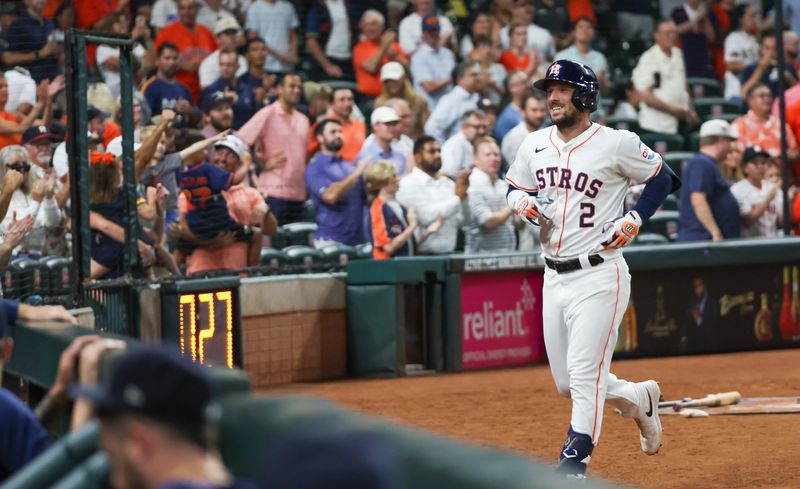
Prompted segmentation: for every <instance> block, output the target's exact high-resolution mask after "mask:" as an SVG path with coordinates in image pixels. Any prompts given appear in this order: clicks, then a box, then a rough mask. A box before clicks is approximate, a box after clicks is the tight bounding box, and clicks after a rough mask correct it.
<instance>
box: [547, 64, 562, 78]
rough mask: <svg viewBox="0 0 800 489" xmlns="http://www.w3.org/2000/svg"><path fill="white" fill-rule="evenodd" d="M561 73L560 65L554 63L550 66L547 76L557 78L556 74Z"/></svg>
mask: <svg viewBox="0 0 800 489" xmlns="http://www.w3.org/2000/svg"><path fill="white" fill-rule="evenodd" d="M559 71H561V65H560V64H558V63H554V64H553V65H551V66H550V69H549V70H548V72H547V76H558V72H559Z"/></svg>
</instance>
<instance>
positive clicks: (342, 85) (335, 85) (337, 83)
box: [320, 80, 358, 94]
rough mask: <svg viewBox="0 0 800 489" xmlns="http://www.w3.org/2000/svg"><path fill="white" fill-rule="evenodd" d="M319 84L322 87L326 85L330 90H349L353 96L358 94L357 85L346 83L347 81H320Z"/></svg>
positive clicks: (350, 82)
mask: <svg viewBox="0 0 800 489" xmlns="http://www.w3.org/2000/svg"><path fill="white" fill-rule="evenodd" d="M320 83H322V84H323V85H328V86H329V87H331V88H332V89H336V88H349V89H350V90H352V92H353V93H354V94H355V93H357V92H358V85H356V82H352V81H347V80H322V81H321V82H320Z"/></svg>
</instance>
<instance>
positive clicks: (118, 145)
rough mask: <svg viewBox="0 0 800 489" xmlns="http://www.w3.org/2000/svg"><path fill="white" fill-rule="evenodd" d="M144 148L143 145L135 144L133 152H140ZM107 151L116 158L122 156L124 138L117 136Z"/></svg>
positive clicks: (109, 143) (110, 142) (107, 147)
mask: <svg viewBox="0 0 800 489" xmlns="http://www.w3.org/2000/svg"><path fill="white" fill-rule="evenodd" d="M141 147H142V144H141V143H133V151H138V150H139V148H141ZM106 151H108V152H109V153H111V154H112V155H114V158H116V157H117V156H119V155H121V154H122V136H117V137H115V138H114V139H112V140H111V141H109V142H108V146H106Z"/></svg>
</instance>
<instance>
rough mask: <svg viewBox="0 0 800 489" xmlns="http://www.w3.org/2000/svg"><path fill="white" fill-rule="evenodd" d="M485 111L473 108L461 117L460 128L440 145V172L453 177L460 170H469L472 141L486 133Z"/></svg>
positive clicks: (471, 159) (472, 157) (472, 158)
mask: <svg viewBox="0 0 800 489" xmlns="http://www.w3.org/2000/svg"><path fill="white" fill-rule="evenodd" d="M488 128H489V126H488V124H487V123H486V113H484V112H483V111H482V110H478V109H474V110H469V111H467V112H465V113H464V115H463V116H462V117H461V130H460V131H458V132H457V133H456V134H455V135H454V136H453V137H451V138H450V139H448V140H447V141H445V142H444V145H443V146H442V174H443V175H448V176H450V177H451V178H455V177H456V176H457V175H458V174H459V172H460V171H461V170H469V169H470V168H471V167H472V163H473V161H474V159H475V158H474V148H473V147H472V142H473V141H475V139H476V138H479V137H482V136H485V135H486V134H487V133H488Z"/></svg>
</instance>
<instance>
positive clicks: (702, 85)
mask: <svg viewBox="0 0 800 489" xmlns="http://www.w3.org/2000/svg"><path fill="white" fill-rule="evenodd" d="M686 83H687V84H688V85H689V90H690V91H691V93H692V97H694V98H696V99H698V98H703V97H722V84H721V83H720V82H719V80H716V79H714V78H700V77H695V78H692V77H690V78H687V79H686Z"/></svg>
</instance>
